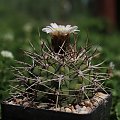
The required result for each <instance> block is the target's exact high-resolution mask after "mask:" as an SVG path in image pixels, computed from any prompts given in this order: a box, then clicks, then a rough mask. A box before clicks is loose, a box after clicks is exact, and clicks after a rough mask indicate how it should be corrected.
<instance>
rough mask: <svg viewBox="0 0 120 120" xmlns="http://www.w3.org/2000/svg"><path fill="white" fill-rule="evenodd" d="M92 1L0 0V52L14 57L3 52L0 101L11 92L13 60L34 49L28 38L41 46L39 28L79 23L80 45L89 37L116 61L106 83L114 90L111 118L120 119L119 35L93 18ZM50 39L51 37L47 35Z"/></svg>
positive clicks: (103, 22)
mask: <svg viewBox="0 0 120 120" xmlns="http://www.w3.org/2000/svg"><path fill="white" fill-rule="evenodd" d="M88 6H89V0H76V1H75V0H35V1H33V0H0V52H1V51H2V50H8V51H11V52H12V53H13V55H14V59H9V58H4V57H3V56H1V55H0V101H1V100H3V99H4V98H6V96H7V95H8V92H7V91H8V89H9V84H10V83H11V81H10V80H11V79H13V76H12V72H11V71H10V69H9V68H10V66H12V65H13V66H14V65H15V62H14V60H15V59H17V60H23V61H25V58H24V57H23V55H22V54H23V51H22V50H23V49H27V50H31V47H30V45H29V41H31V42H32V43H33V44H34V46H35V47H36V48H37V49H39V43H40V40H39V36H38V28H39V31H40V33H41V37H42V38H45V36H44V34H43V33H42V32H41V28H42V27H43V26H45V25H47V24H49V23H50V22H57V23H62V24H72V25H78V26H79V29H80V30H81V31H80V34H79V36H78V37H79V40H80V41H79V44H78V46H80V45H82V44H83V43H84V41H85V40H86V38H87V34H88V36H89V41H90V43H93V44H94V47H95V48H98V49H99V50H100V52H101V58H100V59H101V60H103V59H104V58H105V59H106V60H107V62H106V64H107V65H109V63H110V62H113V63H114V64H115V69H114V71H113V77H112V79H111V80H109V81H108V82H107V83H106V84H107V85H108V86H109V87H110V88H111V89H112V95H113V106H112V109H111V118H110V119H111V120H117V119H118V120H119V119H120V112H119V110H120V103H119V101H120V94H119V93H120V87H119V85H120V81H119V79H120V69H119V68H120V62H119V61H120V49H119V47H120V40H119V39H120V34H119V32H118V31H115V30H114V31H111V32H110V31H109V30H108V24H107V23H106V22H105V21H104V20H101V18H93V17H91V13H89V11H90V10H89V9H88V8H89V7H88ZM48 39H49V38H48Z"/></svg>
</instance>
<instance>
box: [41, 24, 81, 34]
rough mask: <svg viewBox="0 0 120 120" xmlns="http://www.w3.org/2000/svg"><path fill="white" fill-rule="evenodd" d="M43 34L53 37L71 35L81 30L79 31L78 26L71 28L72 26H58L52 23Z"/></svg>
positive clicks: (44, 29)
mask: <svg viewBox="0 0 120 120" xmlns="http://www.w3.org/2000/svg"><path fill="white" fill-rule="evenodd" d="M42 31H43V32H46V33H48V34H52V35H58V34H64V35H67V34H70V33H75V32H78V31H80V30H78V27H77V26H71V25H66V26H64V25H57V24H56V23H51V24H50V26H46V28H43V29H42Z"/></svg>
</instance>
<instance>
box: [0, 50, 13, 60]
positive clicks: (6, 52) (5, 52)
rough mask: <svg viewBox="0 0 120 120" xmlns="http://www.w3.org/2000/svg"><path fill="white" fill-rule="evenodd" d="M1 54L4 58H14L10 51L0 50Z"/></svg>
mask: <svg viewBox="0 0 120 120" xmlns="http://www.w3.org/2000/svg"><path fill="white" fill-rule="evenodd" d="M1 55H2V56H3V57H5V58H10V59H13V58H14V56H13V54H12V52H10V51H7V50H2V51H1Z"/></svg>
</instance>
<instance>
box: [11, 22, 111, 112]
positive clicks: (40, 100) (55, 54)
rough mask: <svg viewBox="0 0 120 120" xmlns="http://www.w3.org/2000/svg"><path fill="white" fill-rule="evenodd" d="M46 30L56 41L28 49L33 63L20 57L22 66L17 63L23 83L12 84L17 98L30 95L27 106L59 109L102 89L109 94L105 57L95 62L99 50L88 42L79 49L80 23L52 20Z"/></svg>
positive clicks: (77, 102) (81, 100) (18, 79)
mask: <svg viewBox="0 0 120 120" xmlns="http://www.w3.org/2000/svg"><path fill="white" fill-rule="evenodd" d="M55 26H56V28H55ZM61 29H62V30H61ZM63 29H65V30H63ZM43 31H44V32H47V33H49V34H50V35H51V39H52V40H51V42H52V45H51V46H49V45H47V43H46V42H45V41H41V46H40V48H41V52H40V53H37V52H36V51H35V50H34V52H29V51H24V53H25V55H26V56H27V57H29V58H30V60H31V63H30V62H28V63H25V62H19V61H18V63H19V64H20V66H19V67H13V68H14V74H15V76H16V80H17V81H18V83H19V84H20V85H16V86H14V87H12V88H13V90H15V91H16V92H15V93H14V94H13V96H14V97H13V99H14V101H15V100H17V99H18V98H21V99H22V101H24V99H26V100H27V103H28V104H27V106H32V107H38V106H39V105H40V107H41V108H42V106H44V108H47V109H51V108H54V109H55V110H57V109H58V108H62V107H66V106H69V105H72V106H74V105H80V104H82V102H83V101H84V100H86V99H87V100H89V101H90V100H91V98H92V97H93V96H94V95H95V94H96V93H97V92H98V91H103V92H104V93H106V94H108V93H107V91H106V87H105V86H104V82H105V80H107V79H109V75H108V73H107V72H106V70H107V68H105V67H102V64H103V63H104V61H103V62H101V63H98V64H93V63H94V58H95V57H96V56H97V55H99V54H98V52H97V50H95V51H93V50H92V47H91V46H89V45H87V44H85V46H84V47H83V46H82V47H81V48H79V49H77V37H76V32H77V31H78V30H77V26H73V27H71V26H69V25H68V26H66V27H65V26H58V25H56V24H55V23H52V24H51V27H50V26H49V27H48V26H47V28H44V29H43ZM71 35H73V36H74V43H73V45H72V44H71V43H70V36H71ZM103 71H104V72H103ZM11 92H12V91H11ZM23 103H25V102H23ZM21 104H22V103H21ZM43 104H44V105H43ZM22 105H24V104H22ZM66 111H67V110H66Z"/></svg>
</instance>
